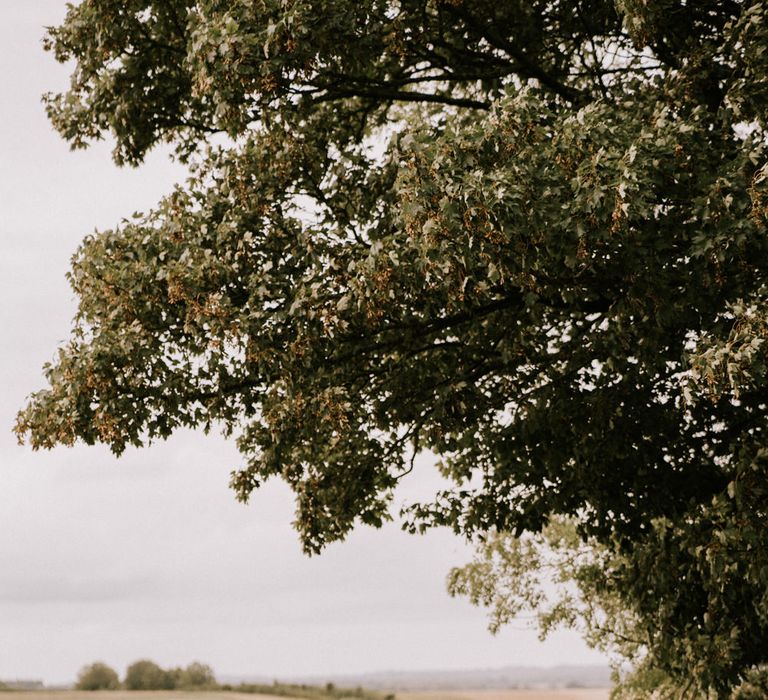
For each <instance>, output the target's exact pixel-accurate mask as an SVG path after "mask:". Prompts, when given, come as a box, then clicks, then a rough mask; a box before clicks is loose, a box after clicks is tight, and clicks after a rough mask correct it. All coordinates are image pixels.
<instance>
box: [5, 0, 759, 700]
mask: <svg viewBox="0 0 768 700" xmlns="http://www.w3.org/2000/svg"><path fill="white" fill-rule="evenodd" d="M766 9H767V8H766V6H765V3H764V2H762V1H756V0H744V1H738V0H718V1H714V0H701V1H700V2H695V3H693V2H683V1H682V0H643V1H642V2H641V1H639V0H615V2H612V1H608V0H579V1H574V2H554V1H552V0H532V1H529V0H527V1H525V2H523V1H521V0H520V1H519V0H507V1H506V2H488V1H484V0H355V1H354V2H352V1H350V0H258V1H256V2H253V1H251V0H247V1H246V0H231V1H228V2H222V1H221V0H164V1H163V2H152V1H151V0H121V1H120V2H118V1H117V0H88V1H86V2H82V3H80V4H78V5H77V6H74V7H72V8H71V9H70V10H69V12H68V15H67V17H66V20H65V21H64V23H63V24H62V26H60V27H58V28H54V29H52V30H50V33H49V35H48V47H49V48H50V49H51V50H52V51H53V52H54V53H55V55H56V57H57V58H58V59H59V60H62V61H67V60H71V61H74V66H75V67H74V71H73V74H72V82H71V85H70V88H69V90H68V91H66V92H64V93H62V94H61V95H50V96H48V97H47V105H48V111H49V115H50V117H51V119H52V121H53V123H54V125H55V126H56V128H57V129H58V130H59V131H60V132H61V134H62V135H63V136H64V137H65V138H67V139H68V140H70V142H71V143H72V144H73V145H74V146H82V145H85V144H86V143H87V142H89V141H90V140H93V139H96V138H100V137H102V136H104V135H107V134H111V135H112V137H114V139H115V150H114V155H115V159H116V161H117V162H118V163H130V164H136V163H139V162H140V161H141V159H142V158H143V156H144V155H145V153H146V152H147V150H149V149H150V148H152V147H153V146H154V145H155V144H158V143H161V142H166V143H170V144H173V146H174V147H175V148H176V151H177V153H178V155H179V156H180V157H181V158H183V159H186V160H187V161H188V162H189V163H190V166H191V168H192V175H191V179H190V180H189V181H188V182H187V183H186V184H184V185H182V186H179V187H178V188H177V190H176V191H174V192H173V193H172V194H170V195H169V196H168V197H166V198H165V199H164V200H163V201H161V202H160V203H159V204H158V206H157V208H156V209H155V210H154V211H153V212H151V213H149V214H147V215H137V216H135V217H134V218H132V219H130V220H126V221H124V222H123V223H122V224H120V225H119V226H118V227H117V228H115V229H114V230H112V231H104V232H101V233H99V234H97V235H94V236H90V237H88V238H86V240H85V241H84V243H83V245H82V247H81V248H80V250H79V252H78V253H77V255H76V256H75V258H74V260H73V268H72V273H71V282H72V286H73V288H74V290H75V292H76V293H77V294H78V296H79V298H80V307H79V312H78V316H77V319H76V323H75V327H74V330H73V334H72V338H71V340H70V342H69V343H68V344H67V345H65V346H64V347H63V348H61V350H60V353H59V356H58V358H57V360H56V362H55V363H53V364H52V365H50V366H48V367H47V368H46V376H47V379H48V382H49V384H50V387H49V388H48V389H46V390H44V391H40V392H38V393H36V394H35V395H33V397H32V398H31V401H30V402H29V404H28V406H27V407H26V408H25V409H24V410H23V411H22V412H21V413H20V414H19V418H18V423H17V430H18V432H19V434H20V435H21V436H27V437H28V439H29V440H30V442H31V444H32V445H33V446H34V447H51V446H53V445H54V444H57V443H64V444H71V443H72V442H74V441H75V440H77V439H81V440H84V441H85V442H87V443H93V442H95V441H102V442H105V443H107V444H109V445H110V446H111V447H112V449H113V450H114V451H115V452H116V453H120V452H122V451H123V450H124V449H125V448H126V447H127V446H129V445H141V444H145V443H146V442H148V441H151V440H153V439H157V438H163V437H166V436H168V435H169V434H170V433H171V432H173V431H174V430H175V429H176V428H178V427H180V426H203V427H205V428H208V427H209V426H211V425H214V424H215V425H221V426H223V427H224V430H225V431H227V432H228V433H236V434H237V440H238V445H239V447H240V449H241V451H242V453H243V457H244V465H243V466H242V468H241V469H240V470H239V471H238V472H236V473H235V474H234V476H233V480H232V483H233V486H234V488H235V490H236V492H237V494H238V496H239V497H240V498H242V499H247V497H248V495H249V494H250V493H251V492H252V490H253V489H255V488H257V487H258V485H259V484H260V483H261V482H263V481H264V480H265V479H268V478H270V477H273V476H279V477H281V478H283V479H285V480H286V481H287V482H288V483H289V484H290V485H291V486H292V488H293V489H294V491H295V493H296V496H297V516H296V526H297V529H298V530H299V532H300V534H301V537H302V539H303V542H304V544H305V547H306V548H307V550H309V551H318V550H320V549H321V548H322V547H323V545H324V544H325V543H327V542H329V541H332V540H334V539H338V538H341V537H343V536H344V535H345V534H346V533H347V532H348V531H349V529H350V528H351V527H352V526H353V524H354V523H355V522H356V521H358V520H359V521H362V522H364V523H369V524H379V523H381V522H382V520H383V519H385V518H387V517H388V505H389V499H390V496H391V493H392V489H393V487H394V486H395V485H396V484H397V482H398V480H399V479H400V478H401V477H402V476H403V475H404V474H406V473H407V472H408V471H409V470H410V468H411V466H412V461H411V460H412V456H413V454H415V453H416V452H418V451H419V450H431V451H432V452H434V453H436V454H438V455H439V456H440V458H441V460H442V461H441V464H442V469H443V471H444V473H445V474H446V475H447V476H448V477H450V478H451V479H452V480H453V481H454V482H455V484H456V486H455V488H454V489H452V490H448V491H446V492H444V493H440V494H437V495H436V498H435V500H434V502H432V503H423V504H419V505H415V506H414V507H413V508H412V509H411V510H410V511H409V512H408V513H407V514H406V524H407V525H408V526H409V527H410V528H412V529H422V528H424V527H429V526H432V525H436V524H437V525H450V526H452V527H453V528H454V529H455V530H456V531H458V532H461V533H465V534H468V535H472V534H477V533H480V534H482V533H484V532H486V531H489V530H490V529H492V528H495V529H498V530H500V531H510V532H515V533H518V534H519V533H522V532H525V531H529V532H536V531H538V530H540V529H541V528H542V527H543V526H545V524H546V523H547V522H548V521H549V520H550V519H551V518H552V517H553V516H556V515H562V516H567V517H570V518H573V519H575V521H576V522H577V529H578V532H579V534H580V536H581V537H582V538H584V539H585V540H588V539H590V538H592V539H594V541H596V542H598V543H600V545H601V546H604V547H606V548H607V549H608V550H609V551H610V552H612V553H613V554H615V555H617V559H616V562H617V564H616V566H615V567H614V568H613V569H612V570H611V571H610V576H611V585H612V586H614V588H615V590H616V592H617V595H618V596H619V597H620V599H621V600H622V601H623V604H624V605H625V606H626V607H627V610H629V611H631V612H632V613H633V614H634V615H636V616H637V618H638V620H639V621H640V622H639V624H640V625H641V627H642V628H643V630H644V635H645V636H644V643H645V644H646V645H647V647H648V649H649V650H650V651H649V653H650V654H651V655H653V657H654V658H655V660H656V662H657V664H658V666H659V667H660V668H662V669H664V671H665V672H668V673H669V674H671V675H672V676H675V677H685V678H686V679H687V678H691V679H693V680H692V683H693V684H694V685H693V686H692V687H694V688H698V689H703V688H710V689H713V692H717V693H723V692H726V689H727V688H729V687H731V686H732V685H733V683H734V682H736V681H737V680H738V679H739V678H741V677H743V676H744V675H745V674H746V673H748V671H749V669H750V668H752V667H754V666H756V665H758V664H761V663H764V662H765V661H766V660H767V659H766V656H767V652H766V650H768V547H766V541H765V540H766V517H767V516H768V508H767V504H766V500H767V498H768V491H767V490H766V489H767V488H768V487H767V486H766V483H768V482H766V479H765V476H766V471H767V470H768V462H767V460H768V451H766V445H765V430H766V398H765V397H766V393H765V385H766V367H767V365H766V346H765V343H764V341H765V338H766V331H767V329H768V316H767V315H766V304H765V301H766V295H767V294H768V288H767V287H766V280H767V279H768V274H767V272H768V270H767V267H768V255H767V253H768V239H767V238H766V221H767V219H768V164H767V161H766V153H765V130H766V126H767V124H766V104H767V102H768V81H767V79H766V75H768V50H767V49H768V26H767V25H766V16H765V14H766Z"/></svg>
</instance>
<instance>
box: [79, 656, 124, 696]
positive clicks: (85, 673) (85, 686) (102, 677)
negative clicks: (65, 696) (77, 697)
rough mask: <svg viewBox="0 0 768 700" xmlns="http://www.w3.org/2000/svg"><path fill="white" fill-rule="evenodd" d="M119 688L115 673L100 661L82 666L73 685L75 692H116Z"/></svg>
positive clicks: (118, 680)
mask: <svg viewBox="0 0 768 700" xmlns="http://www.w3.org/2000/svg"><path fill="white" fill-rule="evenodd" d="M119 687H120V679H119V678H118V675H117V672H116V671H115V670H114V669H112V668H111V667H110V666H107V664H105V663H102V662H101V661H96V662H95V663H92V664H90V665H89V666H83V668H81V669H80V673H78V674H77V683H75V688H76V689H77V690H117V689H118V688H119Z"/></svg>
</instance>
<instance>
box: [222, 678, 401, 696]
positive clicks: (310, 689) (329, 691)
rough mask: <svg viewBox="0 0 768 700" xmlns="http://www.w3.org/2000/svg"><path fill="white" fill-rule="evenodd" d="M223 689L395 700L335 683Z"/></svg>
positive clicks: (262, 685) (248, 686)
mask: <svg viewBox="0 0 768 700" xmlns="http://www.w3.org/2000/svg"><path fill="white" fill-rule="evenodd" d="M221 690H235V691H237V692H238V693H255V694H258V695H280V696H283V697H287V698H307V700H325V699H326V698H327V699H330V700H342V699H343V698H351V699H354V700H394V698H395V696H394V695H392V694H386V693H380V692H377V691H375V690H366V689H365V688H361V687H359V686H358V687H357V688H338V687H337V686H335V685H334V684H333V683H326V684H325V685H324V686H319V685H305V684H301V685H297V684H293V683H278V682H277V681H275V682H274V683H272V684H271V685H267V684H259V683H240V684H239V685H234V686H233V685H222V686H221Z"/></svg>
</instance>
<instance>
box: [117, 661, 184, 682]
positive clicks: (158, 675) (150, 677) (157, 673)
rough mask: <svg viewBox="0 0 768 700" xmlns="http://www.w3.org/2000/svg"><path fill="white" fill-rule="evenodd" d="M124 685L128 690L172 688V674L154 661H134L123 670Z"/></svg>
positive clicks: (173, 680)
mask: <svg viewBox="0 0 768 700" xmlns="http://www.w3.org/2000/svg"><path fill="white" fill-rule="evenodd" d="M124 685H125V687H126V689H128V690H173V688H174V687H175V679H174V674H173V673H172V672H169V671H166V670H164V669H162V668H160V666H158V665H157V664H156V663H155V662H154V661H150V660H149V659H141V660H140V661H134V662H133V663H132V664H131V665H130V666H129V667H128V668H127V669H126V671H125V682H124Z"/></svg>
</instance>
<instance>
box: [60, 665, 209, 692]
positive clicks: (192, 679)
mask: <svg viewBox="0 0 768 700" xmlns="http://www.w3.org/2000/svg"><path fill="white" fill-rule="evenodd" d="M119 688H123V689H125V690H214V689H216V688H218V684H217V683H216V677H215V676H214V675H213V671H212V670H211V667H210V666H207V665H206V664H201V663H200V662H198V661H195V662H193V663H191V664H189V666H187V667H186V668H168V669H165V668H161V667H160V666H158V665H157V664H156V663H155V662H154V661H150V660H149V659H141V660H140V661H135V662H134V663H132V664H131V665H130V666H129V667H128V668H127V669H126V671H125V678H124V679H123V681H122V682H121V681H120V677H119V676H118V675H117V671H115V670H114V669H113V668H111V667H110V666H107V664H105V663H103V662H101V661H97V662H95V663H92V664H90V665H88V666H85V667H83V668H82V669H80V673H79V674H78V676H77V683H75V689H76V690H118V689H119Z"/></svg>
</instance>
